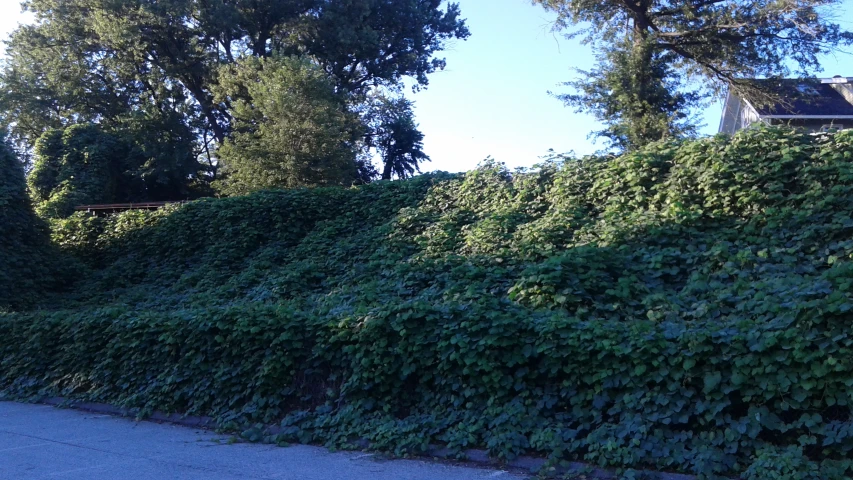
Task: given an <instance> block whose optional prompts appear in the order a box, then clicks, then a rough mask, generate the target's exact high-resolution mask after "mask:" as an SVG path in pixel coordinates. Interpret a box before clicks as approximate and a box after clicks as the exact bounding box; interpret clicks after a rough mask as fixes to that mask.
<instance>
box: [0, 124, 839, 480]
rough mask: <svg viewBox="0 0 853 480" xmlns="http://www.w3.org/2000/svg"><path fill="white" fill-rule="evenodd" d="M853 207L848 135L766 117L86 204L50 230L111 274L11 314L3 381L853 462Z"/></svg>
mask: <svg viewBox="0 0 853 480" xmlns="http://www.w3.org/2000/svg"><path fill="white" fill-rule="evenodd" d="M851 205H853V132H850V131H846V132H840V133H834V134H829V135H824V136H811V135H807V134H804V133H801V132H798V131H794V130H783V129H769V128H761V129H750V130H746V131H743V132H741V133H739V134H738V135H737V136H735V137H734V138H729V137H725V136H720V137H715V138H708V139H702V140H698V141H685V142H679V141H670V142H658V143H654V144H651V145H649V146H648V147H645V148H643V149H639V150H637V151H635V152H632V153H630V154H626V155H622V156H618V157H616V156H605V157H587V158H581V159H571V158H567V159H564V160H563V161H554V162H550V163H547V164H544V165H542V166H541V168H539V169H537V170H535V171H530V172H510V171H507V170H506V169H505V168H503V167H502V166H501V165H499V164H494V163H487V164H485V165H483V166H482V167H481V168H479V169H477V170H475V171H472V172H468V173H466V174H460V175H448V174H427V175H422V176H418V177H415V178H413V179H411V180H407V181H403V182H377V183H374V184H370V185H365V186H361V187H357V188H318V189H312V190H308V189H297V190H279V191H270V192H258V193H254V194H251V195H247V196H243V197H235V198H227V199H218V200H214V199H206V200H200V201H196V202H191V203H189V204H186V205H184V206H181V207H177V208H174V209H171V210H167V211H158V212H155V213H140V212H132V213H127V214H122V215H118V216H115V217H110V218H106V219H89V218H84V217H81V216H80V215H75V216H72V217H71V218H69V219H67V220H61V221H57V228H55V229H54V238H55V240H56V241H57V242H58V244H59V245H61V246H62V248H63V249H64V251H65V252H67V253H68V254H73V255H75V256H76V257H77V258H79V259H80V260H81V261H83V262H85V263H86V264H87V265H88V268H90V269H91V271H90V273H89V274H88V275H87V276H86V277H85V278H83V279H81V280H80V282H79V283H78V285H77V286H76V287H75V290H74V292H72V293H66V294H57V295H54V296H52V297H50V298H45V300H44V301H43V302H42V303H41V305H40V306H39V309H38V310H31V311H25V310H22V311H19V312H17V313H10V314H6V315H2V316H0V338H3V339H4V342H2V343H0V394H6V395H15V396H32V395H65V396H70V397H75V398H81V399H88V400H94V401H103V402H111V403H115V404H118V405H122V406H127V407H138V408H141V409H142V410H141V411H142V412H149V411H151V410H153V409H157V410H166V411H175V412H185V413H189V414H201V415H210V416H212V417H214V418H215V419H216V420H217V421H218V422H220V425H222V426H223V427H225V428H229V429H237V430H239V431H242V432H243V433H244V436H245V437H246V438H249V439H255V440H258V439H266V440H271V441H287V442H292V441H299V442H311V443H325V444H329V445H336V446H347V445H349V444H350V442H351V441H352V439H354V438H356V437H365V438H368V439H369V440H370V441H371V445H372V447H373V448H377V449H381V450H389V451H392V452H395V453H397V454H406V453H418V452H421V451H423V450H424V449H425V448H426V446H427V444H429V443H443V444H446V445H448V447H449V448H451V449H452V450H455V451H458V450H462V449H465V448H471V447H475V446H480V447H484V448H487V449H488V450H489V452H490V453H491V454H492V455H493V456H495V457H498V458H511V457H514V456H517V455H520V454H524V453H535V454H541V455H545V456H547V457H549V458H551V459H552V460H554V461H555V462H557V461H561V460H582V461H586V462H591V463H594V464H597V465H601V466H607V467H621V468H628V467H631V468H638V469H639V468H652V469H658V470H664V471H680V472H685V473H694V474H698V475H701V476H702V478H722V477H729V478H731V477H736V476H738V475H742V478H748V479H750V480H759V479H761V480H770V479H776V478H822V479H839V480H840V479H844V478H850V477H851V475H853V461H851V460H850V459H851V452H853V414H852V413H851V405H853V393H851V392H853V388H851V387H853V373H851V372H853V337H851V334H850V331H849V330H850V329H849V324H850V319H851V311H853V238H851V228H853V219H852V218H851V207H850V206H851ZM199 239H201V240H202V241H199ZM34 359H37V360H36V361H34ZM259 424H276V425H279V426H280V428H281V429H280V431H279V433H277V434H276V435H275V436H267V437H264V435H263V433H262V430H261V429H259V428H258V425H259Z"/></svg>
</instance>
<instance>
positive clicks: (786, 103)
mask: <svg viewBox="0 0 853 480" xmlns="http://www.w3.org/2000/svg"><path fill="white" fill-rule="evenodd" d="M755 82H756V83H757V84H759V85H760V86H761V88H762V89H763V90H765V91H767V92H768V93H774V94H776V95H779V96H780V97H781V98H783V101H782V102H780V103H778V104H776V105H754V107H755V109H756V110H757V111H758V114H759V115H762V116H764V115H812V116H814V115H820V116H824V115H825V116H826V118H831V117H837V116H846V115H853V103H851V102H850V101H848V100H847V99H845V98H844V96H843V95H841V93H840V92H839V91H838V90H836V88H834V87H833V86H832V85H831V84H829V83H822V82H821V81H820V80H819V79H817V80H811V79H807V80H797V79H767V80H755ZM848 85H849V84H848Z"/></svg>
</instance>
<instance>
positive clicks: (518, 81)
mask: <svg viewBox="0 0 853 480" xmlns="http://www.w3.org/2000/svg"><path fill="white" fill-rule="evenodd" d="M455 1H457V2H458V3H459V4H460V6H461V9H462V15H463V17H464V18H466V19H467V21H468V25H469V28H470V30H471V34H472V35H471V37H470V38H469V39H468V40H467V41H457V42H455V43H453V44H452V45H451V46H450V48H449V49H448V50H447V51H445V52H443V53H442V55H441V56H443V57H446V58H447V69H445V70H444V71H442V72H437V73H435V74H433V75H432V76H431V77H430V85H429V88H427V89H426V90H425V91H422V92H419V93H417V94H414V95H411V94H410V96H411V98H412V99H413V100H414V101H415V109H416V114H417V119H418V122H419V123H420V127H421V130H422V131H423V132H424V135H425V139H424V147H425V150H426V153H427V154H428V155H430V157H432V162H430V163H428V164H426V165H424V167H425V170H447V171H451V172H456V171H462V170H470V169H472V168H474V167H476V165H477V164H478V163H479V162H480V161H481V160H483V159H484V158H486V157H487V156H492V157H494V158H495V159H497V160H499V161H502V162H505V163H506V164H507V165H509V166H511V167H516V166H530V165H533V164H535V163H537V162H538V160H539V157H540V156H541V155H545V154H546V153H547V151H548V149H554V150H556V151H558V152H567V151H574V152H575V153H577V154H579V155H583V154H587V153H592V152H593V151H595V150H598V149H599V148H601V147H602V145H601V144H599V145H595V144H593V143H592V141H591V140H589V139H588V138H587V135H588V134H589V132H591V131H593V130H597V129H600V125H598V124H597V122H595V120H594V119H593V118H591V117H590V116H588V115H583V114H578V113H574V111H573V110H572V109H571V108H567V107H564V106H563V105H562V103H561V102H560V101H559V100H557V99H555V98H553V97H551V96H549V95H548V93H547V92H548V91H549V90H552V91H557V92H559V91H563V90H564V89H563V88H562V87H560V86H559V84H560V83H561V82H564V81H566V80H570V79H571V78H572V77H573V76H574V75H575V73H574V72H573V70H572V69H573V68H581V69H588V68H589V67H591V66H592V64H593V58H592V52H591V50H590V47H587V46H582V45H580V44H579V43H578V42H577V41H569V40H566V39H564V38H562V37H560V36H559V35H554V34H552V33H551V32H550V25H551V22H552V20H553V16H551V15H550V14H548V13H547V12H546V11H545V10H543V9H542V8H540V7H537V6H534V5H532V4H531V3H530V2H529V1H528V0H455ZM836 16H837V19H838V20H839V22H840V23H841V24H842V25H843V26H844V27H845V28H847V29H849V30H853V0H845V1H844V3H843V6H842V8H840V9H839V10H838V11H837V13H836ZM26 20H27V17H25V16H22V15H21V13H20V8H19V7H18V5H17V2H15V1H14V0H0V37H2V38H5V37H6V36H7V35H8V33H9V32H10V31H12V30H13V29H14V28H15V26H16V25H17V24H18V23H19V22H21V21H26ZM823 69H824V72H825V74H826V75H827V76H832V75H835V74H841V75H847V76H853V56H851V55H843V54H842V55H837V56H836V57H835V58H833V57H829V58H826V59H824V62H823ZM720 108H721V107H720V104H719V103H716V104H714V105H712V106H711V107H709V108H708V109H707V110H706V111H705V112H704V119H705V120H704V123H706V124H707V125H706V127H705V128H704V129H703V132H704V133H708V134H710V133H714V132H716V129H717V125H718V123H719V116H720Z"/></svg>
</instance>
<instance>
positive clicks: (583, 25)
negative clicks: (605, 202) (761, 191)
mask: <svg viewBox="0 0 853 480" xmlns="http://www.w3.org/2000/svg"><path fill="white" fill-rule="evenodd" d="M533 3H535V4H539V5H542V6H543V7H545V8H546V9H548V10H550V11H552V12H554V13H556V14H557V21H556V23H555V26H554V28H555V30H559V31H568V33H567V36H568V37H569V38H581V39H582V41H583V42H584V43H586V44H591V45H593V47H594V49H595V51H596V52H597V54H598V64H597V65H596V67H595V68H594V69H592V70H591V71H588V72H586V71H579V73H581V78H579V79H578V80H576V81H573V82H568V83H567V84H566V85H568V86H570V87H573V89H574V90H575V92H574V93H569V94H564V95H558V97H559V98H561V99H562V100H564V101H565V102H566V104H567V105H570V106H573V107H575V108H576V109H577V110H578V111H582V112H590V113H592V114H594V115H595V117H596V118H597V119H598V120H599V121H601V122H603V123H604V125H605V129H604V130H602V131H600V132H596V133H597V134H598V135H599V136H602V137H604V138H606V139H608V140H610V141H611V145H612V146H614V147H616V148H617V149H620V150H626V149H634V148H639V147H641V146H643V145H646V144H648V143H650V142H653V141H657V140H661V139H666V138H670V137H673V136H675V137H677V136H685V135H686V136H689V134H691V133H693V131H694V129H695V127H696V121H695V119H694V118H691V116H690V115H689V114H688V113H687V112H688V111H689V109H690V107H694V106H697V105H701V104H702V103H705V102H704V101H707V100H708V99H709V98H712V97H714V96H717V97H719V93H720V92H722V91H723V90H724V89H728V90H729V91H731V92H732V93H734V94H737V95H739V96H740V97H742V98H748V99H749V100H750V101H751V102H752V103H753V104H759V105H761V104H767V103H776V102H779V101H781V100H783V99H780V98H778V96H777V95H775V94H774V93H773V92H771V91H765V90H762V88H761V86H760V85H757V84H756V83H755V82H751V81H750V80H751V79H754V78H766V77H786V76H789V75H791V74H796V75H800V76H808V75H813V74H814V73H816V72H817V71H818V70H819V67H820V62H819V58H820V56H821V55H824V54H827V53H830V52H833V51H836V50H838V48H839V47H841V46H844V45H850V44H851V43H853V32H848V31H844V30H843V29H842V27H841V25H840V24H839V23H838V22H836V18H835V16H834V13H835V9H837V8H838V6H839V3H840V0H772V1H768V0H686V1H685V0H678V1H675V0H641V1H628V0H533Z"/></svg>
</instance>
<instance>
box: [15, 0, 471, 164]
mask: <svg viewBox="0 0 853 480" xmlns="http://www.w3.org/2000/svg"><path fill="white" fill-rule="evenodd" d="M441 3H442V2H441V0H405V1H400V0H163V1H157V2H151V1H144V0H127V1H115V0H27V1H25V2H24V6H25V8H27V9H28V10H31V11H33V12H34V13H35V19H36V20H35V23H34V24H33V25H28V26H23V27H21V28H19V29H18V30H17V31H16V32H14V34H13V35H12V37H11V40H10V42H9V45H8V50H7V54H8V57H9V58H8V61H7V62H6V65H5V69H4V71H3V73H2V75H0V88H2V92H3V95H2V99H0V111H2V112H3V114H2V115H3V118H2V120H3V123H5V124H6V125H8V126H9V127H10V129H11V132H12V135H13V138H14V139H15V140H16V141H17V142H18V143H19V144H22V145H24V146H28V147H32V145H33V144H34V143H35V139H37V138H38V137H39V136H41V135H42V134H43V133H44V132H45V131H47V130H48V129H50V128H61V127H64V126H67V125H69V124H74V123H83V122H97V123H100V124H102V125H114V124H117V123H121V122H122V121H123V119H124V118H126V117H127V116H129V115H133V114H138V113H139V112H143V113H145V114H146V115H148V116H150V117H151V118H154V119H157V120H158V121H167V120H168V121H174V120H175V119H178V120H179V121H180V123H181V124H182V125H183V126H184V127H186V128H188V129H191V130H192V131H193V132H194V134H195V136H196V138H197V139H198V141H197V145H196V149H197V153H200V154H201V153H203V154H204V155H207V156H209V155H210V153H211V148H210V146H211V145H212V143H214V142H215V143H221V142H222V141H224V140H225V138H227V136H228V134H229V133H230V131H231V127H232V111H231V107H232V106H231V105H230V104H229V103H228V102H227V101H218V100H217V99H216V98H215V96H214V93H213V90H214V89H215V85H216V82H217V79H218V78H219V76H218V75H219V74H218V71H219V69H220V68H221V67H222V66H223V65H230V64H234V63H236V62H238V61H239V60H240V59H241V58H243V57H269V56H272V55H273V54H281V55H300V56H305V57H307V58H310V59H312V61H314V62H315V63H316V64H317V65H319V66H320V68H322V70H323V71H325V72H326V73H327V74H329V76H330V78H332V79H334V82H335V87H336V89H339V90H342V91H347V92H362V93H363V92H365V91H366V90H367V89H369V88H372V87H374V86H377V85H384V86H388V85H397V84H399V83H400V82H401V81H402V79H403V78H404V77H412V78H414V79H415V81H416V85H417V86H425V85H427V83H428V78H427V76H428V75H429V74H430V73H432V72H434V71H435V70H437V69H441V68H443V67H444V65H445V62H444V60H443V59H441V58H438V57H436V54H438V53H439V52H440V51H441V50H442V49H444V48H445V46H446V44H447V42H448V41H450V40H452V39H464V38H467V37H468V35H469V32H468V29H467V27H466V26H465V22H464V20H462V19H461V18H460V11H459V7H458V5H457V4H453V3H451V4H449V5H447V6H446V7H445V8H442V7H441Z"/></svg>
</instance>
